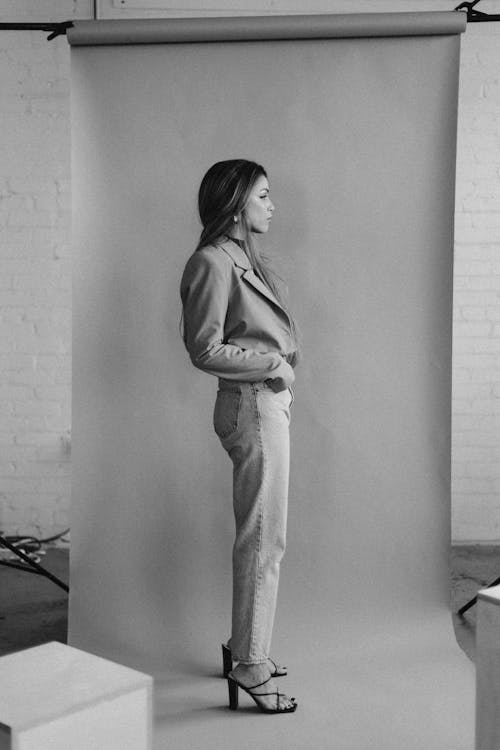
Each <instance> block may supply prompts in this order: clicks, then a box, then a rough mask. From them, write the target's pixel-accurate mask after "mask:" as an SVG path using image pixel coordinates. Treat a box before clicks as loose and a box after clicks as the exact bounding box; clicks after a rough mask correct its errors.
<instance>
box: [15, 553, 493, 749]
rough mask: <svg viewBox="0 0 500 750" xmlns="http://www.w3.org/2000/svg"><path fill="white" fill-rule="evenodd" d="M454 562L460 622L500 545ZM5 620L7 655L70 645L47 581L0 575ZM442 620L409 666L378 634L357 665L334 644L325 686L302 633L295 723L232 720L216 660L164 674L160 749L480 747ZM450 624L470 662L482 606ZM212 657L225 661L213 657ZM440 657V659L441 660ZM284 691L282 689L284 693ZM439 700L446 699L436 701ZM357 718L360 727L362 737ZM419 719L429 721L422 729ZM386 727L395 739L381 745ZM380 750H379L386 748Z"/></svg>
mask: <svg viewBox="0 0 500 750" xmlns="http://www.w3.org/2000/svg"><path fill="white" fill-rule="evenodd" d="M451 559H452V565H451V569H452V581H451V603H452V611H454V612H455V611H456V610H457V609H458V608H459V607H461V606H462V605H463V604H464V603H465V602H467V601H468V600H469V599H470V598H471V597H472V596H474V595H475V594H476V592H477V590H478V589H479V588H483V587H484V586H485V585H486V584H487V583H489V582H491V581H492V580H493V579H495V578H497V577H498V576H499V575H500V546H498V547H474V548H471V547H459V548H455V549H454V550H452V555H451ZM43 564H44V567H46V568H47V569H49V570H51V571H52V572H53V573H54V574H55V575H57V576H58V577H59V578H61V579H62V580H64V581H67V580H68V551H67V550H62V549H56V550H55V549H52V550H50V551H48V553H47V555H46V556H45V557H44V558H43ZM0 617H1V619H0V655H2V654H6V653H9V652H12V651H17V650H20V649H24V648H28V647H30V646H34V645H38V644H41V643H45V642H47V641H51V640H59V641H61V642H63V643H64V642H66V637H67V595H66V593H65V592H64V591H63V590H62V589H60V588H58V587H57V586H56V585H55V584H53V583H51V582H50V581H48V580H46V579H43V578H41V577H40V576H36V575H32V574H29V573H27V572H24V571H20V570H15V569H12V568H5V567H3V566H0ZM435 620H436V621H435V622H434V621H431V622H429V623H428V626H427V630H425V629H424V630H423V631H422V634H420V632H419V636H420V635H421V636H422V637H421V641H419V640H418V638H417V639H416V640H411V646H410V650H411V649H413V652H412V654H411V656H412V658H413V660H414V661H413V662H411V660H410V661H409V660H408V655H409V650H408V647H409V646H408V644H405V643H399V642H398V641H397V639H396V642H394V641H392V640H391V636H390V635H389V638H387V634H386V633H385V631H384V638H383V639H382V640H381V641H380V639H379V640H378V641H377V638H376V637H375V636H376V633H374V634H373V637H374V639H375V640H374V642H375V643H376V644H377V645H376V647H375V648H373V647H372V645H370V648H369V650H368V651H366V652H365V651H362V653H360V652H359V650H356V654H355V658H354V656H353V654H352V653H347V654H344V653H343V652H342V648H340V644H339V649H337V650H338V651H339V653H337V650H335V649H334V651H335V653H334V654H333V657H334V660H333V662H331V666H332V667H333V671H332V674H333V675H334V677H333V678H332V679H331V680H327V679H326V678H323V679H322V680H321V683H320V687H319V688H318V676H317V673H316V672H315V671H313V672H311V669H310V665H311V663H312V662H314V659H315V657H316V645H315V642H314V639H312V640H311V642H310V643H309V642H308V641H307V640H306V642H305V643H304V642H303V639H302V637H301V636H300V634H299V635H298V643H300V644H301V645H300V649H301V651H300V658H299V657H297V659H296V661H295V663H294V678H293V684H294V685H300V688H301V692H299V695H300V701H299V702H300V704H301V708H302V713H301V714H300V716H299V717H298V719H296V718H295V714H294V715H293V717H292V718H290V719H289V720H288V722H286V721H283V720H282V719H277V720H276V721H265V722H262V721H261V720H260V719H259V716H260V714H259V713H258V712H257V711H256V710H255V706H254V705H253V703H252V702H251V701H250V700H246V701H244V703H245V705H243V706H242V707H241V710H240V711H238V712H236V713H235V714H232V712H229V711H228V710H227V703H226V700H227V696H226V693H227V687H226V685H225V684H224V681H223V680H221V679H220V671H219V670H220V664H219V663H218V660H216V661H215V662H214V661H213V659H212V653H211V655H210V656H209V658H208V659H206V661H205V662H204V663H203V664H199V663H196V664H194V665H190V667H193V669H191V670H190V669H185V670H183V671H182V674H181V673H179V674H173V673H172V670H168V672H166V673H165V674H159V675H157V677H156V678H155V705H154V718H155V724H154V726H155V732H154V747H155V750H160V749H162V748H164V747H167V746H172V747H173V746H175V747H176V748H178V749H179V750H181V748H182V750H187V749H188V748H189V750H194V748H196V749H198V748H201V747H204V748H206V750H208V748H213V749H214V750H215V748H218V750H221V749H222V748H231V747H234V744H235V740H237V742H236V744H238V746H239V747H241V748H245V750H247V749H248V750H252V749H253V748H254V747H255V746H256V744H255V739H256V737H257V735H258V737H259V738H260V742H259V743H258V744H260V746H262V747H271V746H272V747H276V748H279V749H280V750H281V749H282V748H287V750H303V748H304V747H308V746H309V747H316V748H318V750H320V749H321V750H325V749H326V748H328V750H330V748H331V747H333V746H335V747H338V748H342V749H343V750H360V748H363V750H365V749H367V748H370V747H373V746H374V745H373V738H374V737H378V736H379V734H380V728H381V727H382V728H383V730H384V743H385V745H384V747H385V748H386V750H400V748H401V747H403V746H405V747H407V748H408V750H421V748H422V747H426V748H429V750H437V748H439V750H470V748H471V747H472V746H473V743H474V739H473V725H474V716H473V706H474V686H473V679H474V667H473V665H472V664H471V662H469V661H468V660H467V659H457V658H456V650H455V647H454V645H453V644H452V643H450V639H449V620H448V621H447V617H446V613H443V612H440V613H436V617H435ZM453 621H454V626H455V632H456V636H457V640H458V642H459V644H460V646H461V647H462V648H463V650H464V651H465V652H466V653H467V654H468V656H469V657H471V658H472V657H473V656H474V635H475V608H472V609H471V610H470V611H469V612H468V613H467V615H466V616H465V618H458V617H456V616H454V617H453ZM424 631H425V632H424ZM379 635H380V634H379ZM330 636H331V633H328V636H326V637H325V634H323V636H322V639H323V640H322V642H328V638H330ZM412 638H413V636H412ZM384 639H385V640H384ZM292 640H293V639H292ZM387 640H388V641H389V643H387ZM379 641H380V642H379ZM417 641H418V642H417ZM302 644H303V645H302ZM361 645H362V644H361ZM308 648H309V650H308ZM335 648H336V646H335ZM356 648H357V647H356ZM295 649H297V643H296V644H295ZM388 649H389V650H388ZM415 649H416V650H417V652H418V653H420V650H421V657H418V656H417V657H416V658H415V654H416V652H415ZM293 650H294V646H293V644H292V651H293ZM341 652H342V653H341ZM215 653H216V654H217V657H219V652H218V649H217V651H216V652H214V654H213V655H215ZM295 653H296V654H299V651H298V650H296V651H295ZM332 653H333V652H332ZM433 654H435V655H438V658H437V659H434V657H433ZM326 656H327V655H326ZM326 656H325V658H326ZM331 656H332V654H330V657H331ZM410 662H411V663H410ZM326 663H328V660H327V662H326ZM144 671H148V670H144ZM374 674H376V675H377V690H376V691H375V692H374V690H373V682H372V678H373V675H374ZM286 679H287V678H285V680H286ZM395 684H398V685H399V686H401V687H402V690H401V691H400V692H398V697H397V700H398V713H397V716H395V715H394V711H393V709H392V702H391V701H392V698H393V697H395V695H394V685H395ZM429 685H432V688H433V689H432V690H430V689H429ZM280 687H282V688H283V687H284V688H285V690H286V687H287V686H286V685H281V684H280ZM398 690H399V688H398ZM294 692H295V691H294ZM436 695H437V696H440V700H439V701H438V702H437V703H436V701H435V696H436ZM313 696H314V697H313ZM441 698H442V700H441ZM438 706H439V708H438ZM381 712H382V713H381ZM384 712H385V713H384ZM297 713H298V712H297ZM353 714H354V715H355V716H356V717H357V723H356V725H355V730H354V729H353V724H352V717H353ZM422 716H426V722H425V723H424V724H422V722H421V717H422ZM450 717H452V720H451V721H450ZM332 726H334V727H335V745H332ZM388 726H390V727H391V729H390V732H389V734H388V735H386V734H385V728H386V727H388ZM290 729H291V730H292V731H291V732H290ZM256 731H257V735H256V734H255V732H256ZM0 739H1V738H0ZM375 744H377V746H381V745H380V743H379V742H376V743H375ZM0 747H1V743H0Z"/></svg>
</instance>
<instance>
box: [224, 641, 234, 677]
mask: <svg viewBox="0 0 500 750" xmlns="http://www.w3.org/2000/svg"><path fill="white" fill-rule="evenodd" d="M232 668H233V657H232V655H231V649H230V648H229V646H226V644H225V643H223V644H222V671H223V673H224V677H227V676H228V674H229V672H230V671H231V670H232Z"/></svg>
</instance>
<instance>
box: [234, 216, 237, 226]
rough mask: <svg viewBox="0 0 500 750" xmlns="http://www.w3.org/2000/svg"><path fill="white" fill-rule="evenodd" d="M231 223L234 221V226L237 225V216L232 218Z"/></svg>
mask: <svg viewBox="0 0 500 750" xmlns="http://www.w3.org/2000/svg"><path fill="white" fill-rule="evenodd" d="M233 221H234V223H235V224H237V223H238V217H237V216H233Z"/></svg>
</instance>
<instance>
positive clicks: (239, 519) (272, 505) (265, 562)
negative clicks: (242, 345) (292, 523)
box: [214, 379, 293, 664]
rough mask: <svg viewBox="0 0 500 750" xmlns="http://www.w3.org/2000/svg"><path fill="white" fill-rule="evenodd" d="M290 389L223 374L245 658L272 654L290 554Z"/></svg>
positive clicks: (237, 642)
mask: <svg viewBox="0 0 500 750" xmlns="http://www.w3.org/2000/svg"><path fill="white" fill-rule="evenodd" d="M292 402H293V394H292V392H291V390H290V389H286V390H284V391H281V392H279V393H275V392H274V391H273V390H272V389H271V388H270V387H269V386H268V385H266V384H265V383H247V382H239V381H238V382H236V381H230V380H222V379H220V380H219V390H218V392H217V400H216V402H215V409H214V428H215V431H216V433H217V435H218V436H219V438H220V441H221V443H222V445H223V446H224V448H225V449H226V451H227V452H228V454H229V456H230V458H231V460H232V462H233V507H234V516H235V521H236V539H235V542H234V546H233V613H232V633H231V650H232V655H233V659H234V660H235V661H239V662H242V663H244V664H254V663H259V662H263V661H265V660H266V659H267V657H268V656H269V651H270V647H271V636H272V630H273V622H274V613H275V609H276V599H277V594H278V580H279V571H280V562H281V559H282V557H283V554H284V552H285V539H286V519H287V506H288V475H289V465H290V439H289V423H290V406H291V404H292Z"/></svg>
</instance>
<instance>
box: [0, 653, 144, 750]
mask: <svg viewBox="0 0 500 750" xmlns="http://www.w3.org/2000/svg"><path fill="white" fill-rule="evenodd" d="M0 686H1V687H0V750H151V741H152V740H151V737H152V687H153V679H152V677H151V676H149V675H146V674H143V673H142V672H137V671H136V670H134V669H130V668H129V667H124V666H122V665H121V664H116V663H115V662H112V661H108V660H107V659H103V658H101V657H99V656H95V655H94V654H89V653H87V652H85V651H81V650H80V649H77V648H73V647H72V646H65V645H63V644H62V643H57V642H52V643H46V644H44V645H43V646H37V647H35V648H30V649H27V650H25V651H18V652H17V653H14V654H9V655H8V656H3V657H2V658H0Z"/></svg>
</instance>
